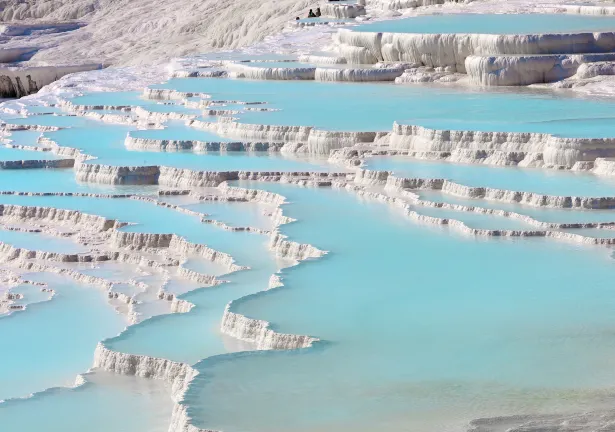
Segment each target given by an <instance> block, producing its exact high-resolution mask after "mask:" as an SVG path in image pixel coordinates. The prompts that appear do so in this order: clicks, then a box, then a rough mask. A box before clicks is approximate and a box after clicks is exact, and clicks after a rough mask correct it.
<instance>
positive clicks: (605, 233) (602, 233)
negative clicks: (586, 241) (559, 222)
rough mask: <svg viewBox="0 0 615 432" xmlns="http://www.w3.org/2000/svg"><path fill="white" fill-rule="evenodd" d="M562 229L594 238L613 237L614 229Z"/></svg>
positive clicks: (614, 235)
mask: <svg viewBox="0 0 615 432" xmlns="http://www.w3.org/2000/svg"><path fill="white" fill-rule="evenodd" d="M562 231H565V232H569V233H572V234H579V235H583V236H587V237H595V238H615V230H612V229H595V228H581V229H564V230H562Z"/></svg>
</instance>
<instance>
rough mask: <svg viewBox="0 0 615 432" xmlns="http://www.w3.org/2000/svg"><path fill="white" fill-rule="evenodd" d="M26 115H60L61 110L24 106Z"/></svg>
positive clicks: (39, 106) (57, 108)
mask: <svg viewBox="0 0 615 432" xmlns="http://www.w3.org/2000/svg"><path fill="white" fill-rule="evenodd" d="M24 108H25V109H26V111H28V113H33V114H61V113H62V108H59V107H49V106H42V105H26V106H25V107H24Z"/></svg>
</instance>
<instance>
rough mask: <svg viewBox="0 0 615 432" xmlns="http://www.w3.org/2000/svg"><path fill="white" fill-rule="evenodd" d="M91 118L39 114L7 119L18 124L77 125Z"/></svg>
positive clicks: (85, 122) (83, 123)
mask: <svg viewBox="0 0 615 432" xmlns="http://www.w3.org/2000/svg"><path fill="white" fill-rule="evenodd" d="M88 122H89V120H87V119H86V118H85V117H80V116H74V115H38V116H29V117H19V118H12V119H10V120H7V123H9V124H16V125H40V126H57V127H75V126H83V125H85V124H87V123H88Z"/></svg>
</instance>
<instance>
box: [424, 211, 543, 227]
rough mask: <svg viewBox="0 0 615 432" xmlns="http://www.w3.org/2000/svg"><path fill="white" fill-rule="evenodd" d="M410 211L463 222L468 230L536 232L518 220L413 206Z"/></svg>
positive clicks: (529, 225)
mask: <svg viewBox="0 0 615 432" xmlns="http://www.w3.org/2000/svg"><path fill="white" fill-rule="evenodd" d="M412 210H414V211H416V212H417V213H419V214H422V215H425V216H431V217H437V218H443V219H454V220H458V221H461V222H463V223H464V224H466V225H467V226H468V227H470V228H476V229H487V230H536V229H537V228H536V225H531V224H528V223H526V222H523V221H521V220H518V219H512V218H507V217H502V216H493V215H486V214H481V213H474V212H464V211H455V210H443V209H439V208H435V207H423V206H415V207H413V208H412Z"/></svg>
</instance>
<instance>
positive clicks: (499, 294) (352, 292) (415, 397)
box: [0, 17, 615, 432]
mask: <svg viewBox="0 0 615 432" xmlns="http://www.w3.org/2000/svg"><path fill="white" fill-rule="evenodd" d="M543 18H545V17H541V19H543ZM483 19H485V17H483ZM398 22H399V23H401V22H402V21H401V20H400V21H398ZM523 25H527V26H530V25H531V20H530V22H528V23H524V24H523ZM571 25H572V24H571ZM501 29H502V31H504V29H505V27H504V26H502V27H501ZM214 57H218V58H235V59H238V58H242V56H237V55H236V54H232V55H230V54H224V53H220V54H215V55H211V58H214ZM249 57H250V56H248V57H243V59H247V58H249ZM204 58H205V57H204ZM252 59H253V60H258V59H261V60H263V59H268V60H274V62H271V63H262V64H260V65H261V66H269V67H274V66H272V65H276V64H280V65H285V66H288V65H289V64H290V65H292V64H294V63H276V62H281V60H284V59H287V57H285V56H276V55H265V56H254V57H252ZM250 65H251V66H259V64H257V63H253V64H250ZM301 65H302V66H305V65H304V64H301ZM156 87H164V88H175V89H177V90H180V91H199V92H200V91H202V92H208V93H211V94H212V96H213V98H214V100H243V101H265V102H269V105H266V107H268V108H277V109H280V110H281V111H276V112H249V111H245V112H244V113H242V114H241V115H240V116H241V120H242V121H245V122H249V123H269V124H283V125H284V124H286V125H314V126H317V127H319V128H323V129H329V130H385V131H390V130H391V125H392V123H393V121H400V122H402V123H408V124H422V125H425V126H428V127H433V128H439V129H476V130H503V131H534V132H549V133H555V134H559V135H563V136H572V137H576V136H581V137H583V136H591V137H612V136H615V126H614V125H615V123H614V122H613V114H612V111H613V109H612V102H607V101H606V100H599V99H595V100H590V99H584V98H573V97H566V96H565V95H564V93H559V94H555V93H546V92H538V91H524V90H519V91H514V92H513V91H510V90H498V91H483V90H455V89H453V88H446V87H437V86H425V85H416V86H413V85H409V86H394V85H391V84H343V83H336V84H331V83H317V82H258V81H249V80H227V79H215V80H214V79H175V80H171V81H169V82H168V83H166V84H163V85H158V86H156ZM73 101H74V102H75V103H77V104H88V105H91V104H96V105H131V106H144V107H146V109H149V110H152V111H159V112H170V111H178V112H188V113H200V111H199V110H191V109H186V108H184V107H182V106H177V105H163V104H157V103H156V102H155V101H147V100H143V99H141V97H140V93H138V92H118V93H102V94H91V95H85V96H81V97H78V98H75V99H73ZM212 108H215V107H212ZM224 108H232V109H235V108H240V109H243V108H245V107H243V106H241V105H234V104H231V105H230V106H229V107H222V109H224ZM502 119H504V120H502ZM39 120H40V121H41V122H43V123H40V124H57V125H63V126H70V127H71V129H65V130H61V131H58V132H49V133H46V134H45V135H46V136H48V137H50V138H52V139H54V140H56V141H57V142H58V143H59V144H60V145H64V146H70V147H75V148H79V149H81V150H83V151H84V152H85V153H88V154H91V155H93V156H95V157H97V158H98V159H97V160H96V161H94V162H93V163H107V164H112V165H133V166H134V165H150V164H156V165H166V166H175V167H181V168H191V169H202V170H220V171H223V170H238V169H240V170H263V171H273V170H281V171H295V170H300V171H314V170H335V171H338V170H340V168H339V167H335V166H330V165H328V164H327V162H326V161H325V160H324V159H308V158H306V157H303V156H292V157H291V156H284V155H271V154H265V153H216V152H212V153H207V154H202V153H198V152H191V151H185V152H153V151H130V150H128V149H126V147H125V145H124V139H125V137H126V135H127V134H129V133H130V134H132V135H134V136H138V137H144V138H154V139H180V140H200V141H225V140H227V139H224V138H220V137H218V136H217V135H216V134H214V133H211V132H207V131H200V130H196V129H193V128H189V127H186V126H185V125H184V124H182V123H181V122H167V124H166V126H167V127H166V128H165V129H157V130H153V129H152V130H136V128H133V127H128V126H121V125H112V124H105V123H102V122H97V121H92V120H86V119H83V118H81V117H57V116H37V117H31V118H28V119H21V120H18V121H29V122H38V121H39ZM45 122H47V123H45ZM60 123H62V124H60ZM37 136H38V133H37V134H34V133H30V132H27V133H21V132H19V133H16V134H15V135H14V138H15V139H16V142H22V143H33V142H35V139H36V137H37ZM14 154H17V153H14ZM0 157H2V151H1V150H0ZM368 166H369V167H370V168H376V169H387V170H393V171H395V172H397V173H399V174H400V175H404V176H413V177H444V178H449V179H452V180H455V181H458V182H459V183H462V184H468V185H472V186H491V187H497V188H504V189H513V190H527V191H534V192H540V193H547V194H553V195H578V196H615V180H611V179H609V178H608V177H598V176H593V175H590V174H580V173H570V172H556V171H541V170H532V169H519V168H496V167H488V166H475V165H460V164H448V163H442V162H429V161H417V160H412V159H409V158H389V159H380V158H371V159H369V160H368ZM9 175H10V177H9ZM240 184H241V185H245V186H249V187H253V188H261V189H267V190H271V191H274V192H278V193H281V194H283V195H285V196H287V197H288V201H289V204H287V205H285V206H284V209H285V214H287V215H288V216H291V217H295V218H297V219H298V222H296V223H293V224H289V225H285V226H283V227H281V231H282V232H283V233H284V234H287V235H288V236H289V237H290V239H292V240H295V241H299V242H306V243H311V244H314V245H315V246H317V247H319V248H321V249H323V250H327V251H330V253H329V254H328V255H327V256H325V257H324V258H322V259H319V260H311V261H309V262H305V263H302V264H301V265H299V266H295V267H291V268H287V266H288V265H289V264H290V263H289V262H284V261H282V260H279V259H277V258H276V257H275V256H274V254H273V253H272V252H271V251H269V248H268V245H267V243H268V240H269V239H268V237H267V236H265V235H259V234H255V233H245V232H232V231H227V230H224V229H222V228H220V227H216V226H215V225H212V224H205V223H201V222H200V220H199V218H197V217H194V216H190V215H188V214H183V213H180V212H177V211H174V210H171V209H168V208H165V207H161V206H156V205H154V204H152V203H147V202H141V201H136V200H129V199H95V198H78V197H54V196H46V197H27V196H12V195H0V203H16V204H21V205H38V206H52V207H57V208H65V209H74V210H81V211H84V212H86V213H91V214H98V215H102V216H106V217H109V218H116V219H119V220H121V221H127V222H133V223H135V225H131V226H128V227H124V228H123V230H125V231H132V232H148V233H176V234H178V235H180V236H183V237H185V238H186V239H188V240H189V241H192V242H197V243H201V244H206V245H208V246H210V247H212V248H214V249H216V250H219V251H222V252H226V253H229V254H231V255H232V256H233V257H234V258H235V260H236V262H237V263H238V264H240V265H247V266H250V270H245V271H240V272H236V273H232V274H223V273H225V271H224V270H223V269H221V268H220V266H219V265H213V264H212V263H209V262H207V261H206V260H204V259H202V258H198V257H190V256H187V257H180V258H181V260H182V261H183V260H184V259H185V260H186V262H185V263H183V265H184V266H185V267H187V268H190V269H193V270H196V271H200V272H204V273H208V274H215V275H221V276H220V279H223V280H225V281H228V282H227V283H224V284H221V285H218V286H214V287H202V286H199V285H198V284H196V283H193V282H187V281H185V280H182V279H181V278H180V277H177V275H176V274H175V270H174V269H171V270H170V274H169V277H170V279H169V280H168V283H167V284H165V285H164V289H165V290H166V291H167V292H172V293H176V294H177V295H179V297H180V298H182V299H185V300H187V301H189V302H191V303H193V304H194V305H195V307H194V308H193V309H192V310H191V311H190V312H189V313H185V314H168V315H160V314H163V313H166V312H168V311H169V302H166V301H158V300H155V299H152V298H150V297H155V296H156V293H155V292H148V293H146V294H143V295H142V296H140V297H139V299H140V300H143V301H144V303H141V304H139V305H136V306H135V307H136V309H137V310H138V311H139V312H141V313H143V315H142V317H143V318H147V317H150V316H154V317H153V318H150V319H145V320H144V321H142V322H141V323H139V324H137V325H134V326H131V327H129V328H128V329H127V330H126V331H122V328H123V326H124V324H125V322H124V320H123V318H122V316H121V315H118V314H117V313H116V312H115V311H114V310H113V307H112V306H110V305H109V304H108V302H107V299H106V296H105V293H104V291H103V290H101V289H99V288H96V287H90V286H85V285H83V286H81V285H77V284H72V283H71V282H70V281H65V280H63V279H60V278H57V277H55V276H51V275H46V274H45V275H39V276H36V277H38V278H41V280H43V279H44V280H50V281H51V282H52V283H51V286H52V287H53V288H56V289H57V292H58V295H57V296H56V297H55V298H53V299H52V300H50V301H44V300H45V298H46V297H45V296H44V295H43V293H40V291H36V288H33V287H26V286H20V287H18V288H17V289H16V292H23V293H24V295H25V296H26V298H25V299H24V300H23V301H20V303H21V304H28V305H29V306H28V308H27V309H26V310H25V311H23V312H17V313H15V314H13V315H12V316H9V317H3V318H0V331H2V332H3V333H2V334H3V335H5V336H4V339H3V341H4V342H5V343H6V346H10V347H12V348H11V350H8V351H7V352H8V354H6V355H5V354H3V357H2V358H3V359H4V360H5V362H4V363H2V366H3V368H0V399H4V398H9V397H14V396H25V395H27V394H29V393H31V392H34V391H37V390H43V389H44V388H47V387H50V386H57V385H69V384H71V383H72V382H73V380H74V377H75V376H76V374H77V373H80V372H83V371H85V370H87V368H88V367H89V366H90V365H91V364H92V354H93V351H94V346H95V344H96V342H98V341H100V340H103V339H105V340H106V345H107V346H108V347H109V348H111V349H115V350H118V351H121V352H126V353H132V354H143V355H148V356H154V357H160V358H166V359H170V360H174V361H182V362H188V363H190V364H197V365H198V368H199V369H200V370H201V372H202V374H201V375H200V378H199V379H198V380H197V381H196V382H195V383H194V384H193V385H192V386H191V388H190V392H189V394H188V396H187V403H188V404H189V406H190V413H189V414H190V415H191V416H192V417H193V419H194V422H195V424H196V425H197V426H199V427H203V428H211V429H219V430H224V431H227V432H233V431H237V432H239V431H248V430H249V431H251V432H260V431H263V432H265V431H267V432H276V431H280V432H282V431H284V432H315V431H331V430H337V431H342V432H343V431H350V430H352V431H353V432H362V431H366V432H367V431H373V430H379V431H383V432H388V431H391V432H393V431H399V430H411V431H421V432H422V431H426V432H429V431H452V430H455V431H459V430H463V426H464V424H465V423H466V422H467V421H468V420H470V419H471V418H474V417H481V416H492V415H504V414H517V413H529V412H567V411H579V410H585V409H597V408H598V407H599V406H600V405H601V403H603V402H604V401H605V400H608V399H609V397H612V389H613V386H614V385H615V360H614V359H615V340H614V339H613V337H612V333H613V332H612V329H613V328H615V315H614V314H613V310H614V307H615V295H614V293H613V290H612V289H611V285H612V283H611V282H612V280H613V277H614V276H615V267H614V265H615V262H614V261H613V259H612V258H611V256H610V255H609V254H610V252H611V251H610V250H608V249H605V248H599V247H593V246H586V245H576V244H574V243H571V242H570V243H569V242H557V241H555V240H553V239H548V238H518V239H511V238H505V239H486V238H475V237H472V236H467V235H457V234H455V233H454V232H453V230H450V229H446V227H440V226H430V225H425V224H417V223H415V222H414V221H412V220H411V219H409V218H407V217H405V216H404V215H403V213H402V212H401V211H399V210H398V209H394V208H391V207H389V206H387V205H384V204H381V203H376V202H370V201H369V200H359V199H357V198H356V197H355V196H354V195H352V194H348V193H346V192H344V191H340V190H332V189H328V188H320V189H316V188H300V187H295V186H291V185H283V184H266V183H240ZM0 190H22V191H75V192H98V193H127V192H139V193H147V194H151V193H155V192H156V191H157V190H158V188H157V187H118V186H111V185H96V184H80V183H78V182H76V181H75V177H74V172H73V170H24V171H11V172H10V173H9V172H3V171H0ZM421 196H423V197H425V198H431V199H434V200H440V201H444V202H451V203H471V204H475V205H481V206H485V207H490V208H499V209H509V210H513V211H517V212H519V213H523V214H527V215H530V216H532V217H535V218H536V219H538V220H544V221H549V222H550V221H553V222H576V221H579V222H580V221H588V222H592V221H600V222H607V221H608V222H610V221H613V222H615V217H614V216H613V214H615V212H613V211H570V210H559V209H553V210H549V209H537V208H528V207H524V206H520V205H514V204H505V203H497V202H489V201H484V200H469V199H465V200H464V199H460V198H455V197H452V196H449V195H443V194H441V193H439V192H430V191H426V192H421ZM163 200H164V201H169V202H173V203H177V204H179V205H182V206H183V207H186V208H189V209H192V210H196V211H200V212H205V213H208V214H210V215H211V218H213V219H217V220H220V221H223V222H225V223H227V224H229V225H231V226H246V225H249V226H254V227H258V228H263V229H270V228H271V222H270V221H269V220H268V219H267V218H266V217H265V216H263V214H262V212H263V210H264V209H265V208H266V207H264V206H260V205H256V204H252V203H249V204H248V203H221V202H215V203H209V202H201V203H194V202H191V201H190V200H189V199H188V198H186V197H170V198H168V199H167V198H163ZM412 208H413V209H415V210H416V211H418V212H419V213H422V214H427V215H433V216H438V217H447V218H454V219H458V220H461V221H463V222H464V223H466V224H467V225H468V226H470V227H472V228H483V229H536V228H535V227H534V226H533V225H528V224H526V223H523V222H522V221H518V220H515V219H510V218H502V217H497V216H490V215H482V214H475V213H470V212H456V211H451V210H442V209H433V208H427V207H421V206H416V207H412ZM568 231H569V232H576V233H580V234H583V235H588V236H596V237H612V236H613V234H612V233H611V232H610V231H608V230H592V229H586V230H568ZM0 240H2V241H7V242H9V243H12V244H15V245H23V246H24V247H28V248H32V249H43V250H57V251H80V250H81V249H80V247H79V246H78V245H77V244H75V243H72V242H71V241H70V240H67V239H57V238H48V237H44V236H41V235H39V234H30V233H11V232H6V233H5V232H0ZM76 267H77V266H76ZM78 267H79V268H80V269H81V271H83V272H84V273H87V274H91V275H95V276H102V277H106V278H109V279H112V280H124V281H126V280H128V279H129V278H134V279H135V280H139V281H145V282H148V283H152V285H154V286H155V285H156V284H158V285H162V284H163V283H164V282H165V276H164V275H163V274H162V272H161V273H156V272H148V273H147V274H144V273H142V272H141V270H142V269H138V268H136V266H129V265H120V264H115V263H109V264H101V265H100V266H98V268H92V266H91V265H87V266H85V265H80V266H78ZM280 269H283V270H282V276H283V278H284V283H285V287H283V288H280V289H276V290H271V291H268V292H266V293H260V291H262V290H264V289H266V288H267V287H268V282H269V278H270V276H271V275H272V274H273V273H275V272H277V271H279V270H280ZM117 290H118V291H120V292H124V293H126V294H129V295H135V294H137V295H140V294H142V293H140V291H139V289H137V288H136V287H134V286H132V285H129V284H121V285H118V287H117ZM154 291H155V290H154ZM255 293H258V294H256V295H254V294H255ZM244 296H247V297H245V298H243V297H244ZM242 298H243V299H242ZM238 299H239V300H238ZM151 300H153V301H151ZM230 301H234V306H233V310H234V311H236V312H239V313H242V314H245V315H246V316H248V317H253V318H258V319H265V320H268V321H270V322H271V323H272V328H274V329H275V330H278V331H281V332H289V333H297V334H309V335H313V336H316V337H319V338H321V339H322V342H321V343H319V344H316V346H315V348H314V349H310V350H301V351H294V352H263V353H251V352H244V353H241V354H238V353H237V352H238V351H244V350H250V349H252V348H253V347H252V346H251V345H250V344H248V343H240V342H238V341H236V340H233V339H232V338H230V337H228V336H224V335H221V334H220V330H219V325H220V319H221V317H222V314H223V311H224V308H225V306H226V305H227V304H228V303H229V302H230ZM120 332H121V334H119V333H120ZM118 334H119V336H116V335H118ZM229 353H231V354H229ZM218 355H222V357H220V358H217V359H209V360H203V359H206V358H208V357H210V356H218ZM5 364H6V367H4V366H5ZM103 375H104V374H100V373H98V372H97V373H96V374H95V375H94V376H93V380H94V382H93V383H92V384H89V385H86V386H84V387H82V388H79V389H75V390H69V389H62V390H56V391H52V392H46V393H44V394H40V395H37V396H36V397H34V398H32V399H30V400H27V401H11V402H9V403H6V404H0V423H1V424H2V425H3V426H4V427H7V428H8V429H7V430H11V431H12V430H23V431H25V432H31V431H34V430H41V429H49V430H52V431H54V432H55V431H58V432H59V431H68V430H73V429H75V428H76V429H81V430H88V431H89V430H92V431H93V432H106V431H111V430H113V431H120V432H162V431H166V430H167V429H168V420H169V419H170V403H169V402H170V399H169V397H168V394H167V392H166V391H165V389H164V388H162V386H161V385H160V384H161V383H160V382H153V381H149V380H144V379H135V378H126V377H117V376H116V377H112V376H103ZM126 380H127V381H126ZM150 385H151V386H152V387H148V386H150ZM143 386H145V387H143ZM32 413H36V415H32ZM75 413H77V414H75ZM272 413H275V415H274V414H272ZM315 413H316V414H315ZM110 414H112V415H110Z"/></svg>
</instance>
